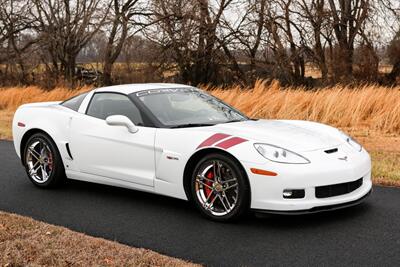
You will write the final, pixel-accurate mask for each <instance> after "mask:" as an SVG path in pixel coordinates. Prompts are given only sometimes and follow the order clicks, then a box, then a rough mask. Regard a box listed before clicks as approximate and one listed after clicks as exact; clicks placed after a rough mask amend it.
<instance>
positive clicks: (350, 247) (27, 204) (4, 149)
mask: <svg viewBox="0 0 400 267" xmlns="http://www.w3.org/2000/svg"><path fill="white" fill-rule="evenodd" d="M0 170H1V173H0V210H3V211H8V212H13V213H17V214H21V215H26V216H30V217H33V218H35V219H37V220H41V221H45V222H48V223H51V224H56V225H62V226H65V227H68V228H70V229H72V230H75V231H78V232H83V233H86V234H89V235H92V236H97V237H103V238H106V239H110V240H116V241H118V242H120V243H124V244H128V245H130V246H134V247H143V248H148V249H151V250H154V251H157V252H160V253H162V254H166V255H169V256H173V257H178V258H181V259H186V260H190V261H193V262H195V263H203V264H206V265H212V266H282V265H285V266H286V265H297V266H303V265H319V266H320V265H329V266H348V265H352V266H355V265H357V266H389V265H393V266H394V265H398V264H399V263H400V190H399V189H394V188H383V187H375V188H374V192H373V194H372V195H371V196H370V198H369V199H368V200H367V201H366V202H365V203H364V204H362V205H360V206H357V207H353V208H349V209H345V210H339V211H333V212H330V213H320V214H313V215H304V216H278V215H267V216H262V217H256V216H248V217H247V218H245V219H244V220H242V221H240V222H238V223H235V224H222V223H215V222H210V221H208V220H206V219H203V217H201V216H200V215H199V214H198V213H197V211H195V210H194V208H193V207H192V206H191V205H190V204H189V203H187V202H185V201H180V200H175V199H171V198H167V197H163V196H157V195H152V194H147V193H142V192H137V191H132V190H126V189H120V188H113V187H109V186H103V185H95V184H90V183H83V182H74V181H71V182H69V183H68V184H67V185H66V186H64V187H63V188H60V189H56V190H41V189H38V188H36V187H34V186H33V185H32V184H31V183H30V182H29V180H28V178H27V177H26V174H25V172H24V170H23V168H22V165H21V164H20V162H19V160H18V159H17V156H16V155H15V152H14V149H13V146H12V143H11V142H6V141H0Z"/></svg>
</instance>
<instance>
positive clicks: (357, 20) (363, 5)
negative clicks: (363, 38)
mask: <svg viewBox="0 0 400 267" xmlns="http://www.w3.org/2000/svg"><path fill="white" fill-rule="evenodd" d="M328 2H329V6H330V17H331V19H332V27H333V30H334V33H335V37H336V41H337V44H338V48H339V55H338V56H339V59H340V62H341V63H342V66H341V68H337V70H338V73H337V74H336V75H337V76H343V77H348V76H349V75H351V74H352V73H353V55H354V45H355V40H356V37H357V36H359V34H360V30H361V29H362V27H363V24H364V23H365V22H366V20H367V17H368V11H369V8H370V1H369V0H328Z"/></svg>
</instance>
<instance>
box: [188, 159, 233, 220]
mask: <svg viewBox="0 0 400 267" xmlns="http://www.w3.org/2000/svg"><path fill="white" fill-rule="evenodd" d="M195 183H196V184H195V192H196V196H197V199H198V200H199V202H200V204H201V205H202V207H203V208H204V210H205V211H207V212H209V213H211V214H212V215H214V216H224V215H226V214H229V213H230V212H231V211H232V210H233V209H234V208H235V207H236V204H237V201H238V197H239V183H238V180H237V178H236V174H235V173H234V172H233V170H231V168H229V166H228V165H227V164H226V163H224V162H223V161H220V160H213V161H211V162H210V161H208V162H205V163H204V164H203V166H201V167H200V169H199V171H198V173H197V176H196V180H195Z"/></svg>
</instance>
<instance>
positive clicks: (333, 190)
mask: <svg viewBox="0 0 400 267" xmlns="http://www.w3.org/2000/svg"><path fill="white" fill-rule="evenodd" d="M362 184H363V178H360V179H358V180H356V181H354V182H348V183H342V184H333V185H326V186H318V187H316V188H315V197H316V198H327V197H334V196H340V195H344V194H348V193H351V192H353V191H354V190H356V189H357V188H359V187H361V186H362Z"/></svg>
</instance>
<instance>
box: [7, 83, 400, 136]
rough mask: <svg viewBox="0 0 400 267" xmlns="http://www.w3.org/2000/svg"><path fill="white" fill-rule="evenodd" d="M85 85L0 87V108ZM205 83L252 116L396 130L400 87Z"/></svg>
mask: <svg viewBox="0 0 400 267" xmlns="http://www.w3.org/2000/svg"><path fill="white" fill-rule="evenodd" d="M89 89H90V88H88V87H84V88H79V89H77V90H69V89H66V88H56V89H54V90H52V91H44V90H42V89H40V88H37V87H23V88H18V87H13V88H8V89H0V110H1V109H7V110H15V109H16V108H17V107H18V106H19V105H21V104H23V103H29V102H39V101H54V100H63V99H67V98H69V97H71V96H73V95H76V94H79V93H81V92H83V91H87V90H89ZM204 89H206V90H207V91H209V92H210V93H211V94H213V95H215V96H217V97H219V98H221V99H223V100H224V101H226V102H228V103H230V104H232V105H233V106H235V107H236V108H238V109H239V110H241V111H243V112H244V113H246V114H247V115H249V116H250V117H257V118H269V119H300V120H312V121H319V122H322V123H327V124H331V125H334V126H337V127H342V128H352V129H371V130H374V131H379V132H384V133H396V134H400V88H386V87H380V86H376V85H365V86H361V87H358V88H355V89H354V88H350V87H346V86H335V87H331V88H325V89H322V90H317V91H309V90H305V89H304V88H299V87H295V88H293V87H287V88H282V87H281V86H280V85H279V83H277V82H272V83H266V82H263V81H258V82H256V84H255V86H254V87H252V88H245V89H243V88H240V87H239V86H233V87H231V88H225V89H222V88H216V87H210V86H205V87H204Z"/></svg>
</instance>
